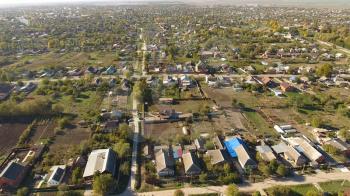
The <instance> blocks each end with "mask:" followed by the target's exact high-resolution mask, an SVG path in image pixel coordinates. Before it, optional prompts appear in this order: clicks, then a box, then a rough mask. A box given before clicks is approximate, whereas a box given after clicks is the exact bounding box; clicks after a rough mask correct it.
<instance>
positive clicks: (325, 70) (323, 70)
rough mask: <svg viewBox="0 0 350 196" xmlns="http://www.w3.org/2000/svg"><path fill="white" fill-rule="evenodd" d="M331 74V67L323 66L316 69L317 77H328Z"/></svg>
mask: <svg viewBox="0 0 350 196" xmlns="http://www.w3.org/2000/svg"><path fill="white" fill-rule="evenodd" d="M332 72H333V67H332V66H331V65H329V64H324V65H322V66H320V67H318V68H317V69H316V74H317V75H318V76H320V77H321V76H326V77H330V76H331V75H332Z"/></svg>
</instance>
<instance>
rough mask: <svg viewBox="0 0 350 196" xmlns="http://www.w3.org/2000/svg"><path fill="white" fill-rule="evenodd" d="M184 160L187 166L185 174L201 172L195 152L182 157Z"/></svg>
mask: <svg viewBox="0 0 350 196" xmlns="http://www.w3.org/2000/svg"><path fill="white" fill-rule="evenodd" d="M182 160H183V163H184V166H185V172H186V173H188V172H193V171H194V172H200V171H201V168H200V165H199V159H198V157H197V155H196V154H195V153H194V152H188V153H185V154H183V155H182Z"/></svg>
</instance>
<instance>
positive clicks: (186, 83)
mask: <svg viewBox="0 0 350 196" xmlns="http://www.w3.org/2000/svg"><path fill="white" fill-rule="evenodd" d="M180 84H181V87H183V88H190V87H191V86H192V80H191V78H190V77H188V75H182V76H181V77H180Z"/></svg>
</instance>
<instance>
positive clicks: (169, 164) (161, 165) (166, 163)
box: [155, 149, 175, 172]
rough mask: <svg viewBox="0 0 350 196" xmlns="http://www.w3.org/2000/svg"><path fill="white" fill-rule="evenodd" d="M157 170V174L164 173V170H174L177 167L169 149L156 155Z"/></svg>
mask: <svg viewBox="0 0 350 196" xmlns="http://www.w3.org/2000/svg"><path fill="white" fill-rule="evenodd" d="M155 158H156V169H157V172H160V171H162V170H163V169H166V168H168V169H173V167H174V165H175V161H174V157H173V155H172V154H171V153H170V152H169V149H161V150H160V151H159V152H157V153H156V156H155Z"/></svg>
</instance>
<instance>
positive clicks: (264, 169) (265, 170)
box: [258, 163, 272, 177]
mask: <svg viewBox="0 0 350 196" xmlns="http://www.w3.org/2000/svg"><path fill="white" fill-rule="evenodd" d="M258 169H259V171H260V172H261V173H263V174H264V176H266V177H269V176H270V175H271V173H272V172H271V170H270V167H269V166H268V165H266V164H264V163H260V164H259V166H258Z"/></svg>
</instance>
